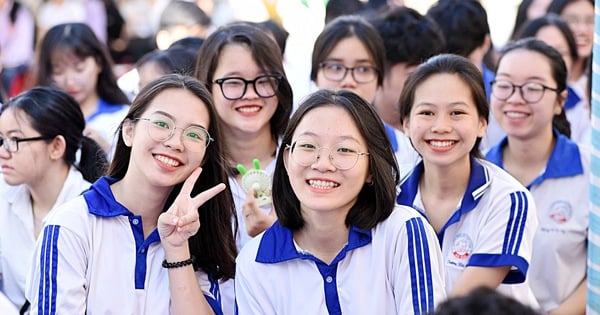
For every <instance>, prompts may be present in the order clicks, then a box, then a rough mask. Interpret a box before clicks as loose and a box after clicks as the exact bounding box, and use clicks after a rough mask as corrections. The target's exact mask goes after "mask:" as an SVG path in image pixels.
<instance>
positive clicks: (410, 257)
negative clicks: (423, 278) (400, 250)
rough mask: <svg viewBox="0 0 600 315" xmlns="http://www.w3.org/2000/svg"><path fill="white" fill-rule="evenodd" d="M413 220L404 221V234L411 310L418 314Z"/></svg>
mask: <svg viewBox="0 0 600 315" xmlns="http://www.w3.org/2000/svg"><path fill="white" fill-rule="evenodd" d="M413 225H414V222H412V220H410V221H407V222H406V235H407V236H408V261H409V267H410V288H411V293H412V301H413V312H414V313H415V314H420V313H421V312H420V309H419V304H420V303H419V288H418V283H417V272H416V263H415V259H416V257H415V251H416V250H418V248H416V247H417V244H416V242H415V228H414V226H413Z"/></svg>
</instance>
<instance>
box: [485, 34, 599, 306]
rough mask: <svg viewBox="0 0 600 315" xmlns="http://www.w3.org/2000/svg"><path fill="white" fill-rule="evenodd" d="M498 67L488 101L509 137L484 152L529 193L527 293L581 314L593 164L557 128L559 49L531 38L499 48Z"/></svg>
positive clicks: (560, 121) (561, 87)
mask: <svg viewBox="0 0 600 315" xmlns="http://www.w3.org/2000/svg"><path fill="white" fill-rule="evenodd" d="M496 73H497V74H496V83H495V84H494V85H493V86H492V99H491V106H492V107H493V113H494V116H495V118H496V120H497V121H498V123H499V125H500V126H501V127H502V129H503V130H504V131H505V132H506V134H507V137H506V138H504V140H502V141H501V142H500V143H499V144H498V145H496V146H494V147H492V148H491V149H490V151H489V152H488V153H487V155H486V158H487V159H488V160H490V161H492V162H493V163H495V164H497V165H499V166H500V167H502V168H504V169H505V170H506V171H508V172H509V173H510V174H511V175H512V176H514V177H515V178H516V179H517V180H518V181H519V182H521V183H522V184H523V185H525V186H526V187H527V188H528V189H529V190H530V191H531V194H532V195H533V198H534V199H535V203H536V208H537V217H538V220H539V226H538V228H537V231H536V234H535V238H534V242H533V256H532V257H531V268H530V271H529V276H528V278H529V279H530V283H531V286H532V289H533V292H534V293H535V295H536V298H537V300H538V301H539V302H540V305H541V307H542V309H543V310H544V312H548V314H584V313H585V305H586V302H585V294H586V268H587V267H586V262H587V251H586V249H587V229H588V212H589V172H590V169H589V166H590V163H591V162H590V156H589V152H587V151H585V150H583V148H582V147H580V146H578V145H577V144H576V143H574V142H572V141H570V140H569V139H568V132H567V133H566V134H567V135H565V134H564V133H563V132H562V131H561V126H565V125H566V126H567V131H568V123H566V124H565V122H566V118H565V115H564V109H563V104H564V101H565V97H566V94H567V92H566V86H567V68H566V65H565V63H564V61H563V58H562V56H561V55H560V53H559V52H558V51H557V50H555V49H554V48H552V47H550V46H548V45H546V44H545V43H544V42H542V41H539V40H535V39H531V38H530V39H525V40H521V41H519V42H516V43H514V44H511V45H509V46H507V47H506V48H505V50H504V52H503V55H502V57H501V58H500V60H499V62H498V68H497V72H496ZM499 82H500V83H499ZM519 86H521V88H519ZM547 270H553V271H554V272H553V274H552V276H551V277H549V276H548V273H547Z"/></svg>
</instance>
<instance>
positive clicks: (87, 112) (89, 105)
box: [79, 94, 100, 119]
mask: <svg viewBox="0 0 600 315" xmlns="http://www.w3.org/2000/svg"><path fill="white" fill-rule="evenodd" d="M99 100H100V99H99V97H98V95H96V94H93V95H90V96H89V97H88V98H86V99H85V100H83V101H82V102H80V103H79V106H80V107H81V111H82V112H83V116H84V117H85V118H86V119H87V118H88V117H90V116H91V115H92V114H93V113H95V112H96V110H98V101H99Z"/></svg>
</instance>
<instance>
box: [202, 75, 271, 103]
mask: <svg viewBox="0 0 600 315" xmlns="http://www.w3.org/2000/svg"><path fill="white" fill-rule="evenodd" d="M281 79H283V77H282V76H280V75H261V76H258V77H256V78H254V80H246V79H244V78H240V77H229V78H220V79H216V80H215V81H214V83H216V84H218V85H219V86H220V87H221V93H222V94H223V97H225V98H226V99H228V100H230V101H235V100H239V99H240V98H242V97H244V94H246V89H247V88H248V84H252V87H253V88H254V92H256V94H257V95H258V96H260V97H262V98H268V97H272V96H274V95H275V94H276V93H277V88H278V87H279V82H280V81H281Z"/></svg>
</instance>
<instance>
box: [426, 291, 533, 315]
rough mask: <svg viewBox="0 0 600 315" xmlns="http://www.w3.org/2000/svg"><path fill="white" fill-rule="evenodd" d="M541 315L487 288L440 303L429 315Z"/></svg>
mask: <svg viewBox="0 0 600 315" xmlns="http://www.w3.org/2000/svg"><path fill="white" fill-rule="evenodd" d="M482 314H485V315H507V314H519V315H541V314H540V313H538V312H537V311H535V310H534V309H532V308H531V307H529V306H527V305H524V304H523V303H521V302H519V301H517V300H515V299H514V298H512V297H509V296H505V295H503V294H502V293H500V292H498V291H496V290H494V289H490V288H487V287H480V288H476V289H474V290H473V291H471V292H470V293H469V294H467V295H465V296H458V297H454V298H450V299H448V300H446V301H444V302H442V303H441V304H440V305H438V307H437V308H436V309H435V312H433V313H432V314H430V315H482Z"/></svg>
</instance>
